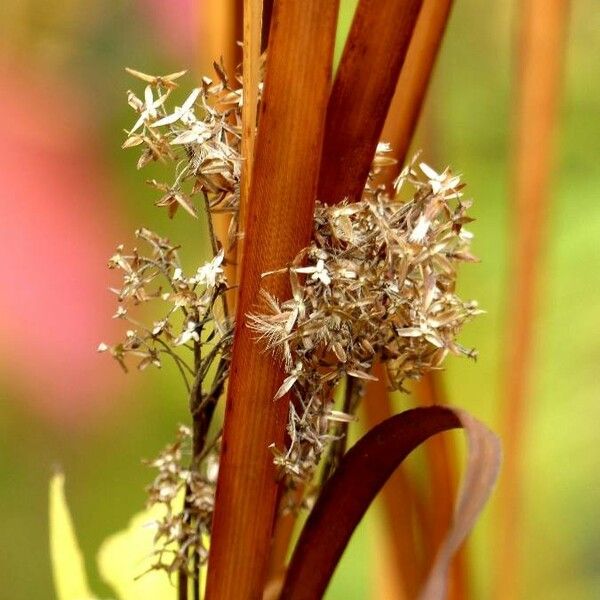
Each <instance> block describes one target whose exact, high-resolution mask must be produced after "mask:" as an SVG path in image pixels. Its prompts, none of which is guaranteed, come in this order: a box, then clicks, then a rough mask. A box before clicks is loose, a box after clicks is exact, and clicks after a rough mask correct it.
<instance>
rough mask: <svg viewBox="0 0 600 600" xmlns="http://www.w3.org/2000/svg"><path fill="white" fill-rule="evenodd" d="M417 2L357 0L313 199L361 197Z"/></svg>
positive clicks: (330, 200)
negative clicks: (316, 197) (316, 195)
mask: <svg viewBox="0 0 600 600" xmlns="http://www.w3.org/2000/svg"><path fill="white" fill-rule="evenodd" d="M421 4H422V0H386V2H380V1H378V0H360V2H359V4H358V7H357V9H356V13H355V15H354V20H353V21H352V27H351V28H350V33H349V34H348V40H347V41H346V46H345V47H344V52H343V54H342V58H341V61H340V66H339V68H338V72H337V74H336V78H335V82H334V84H333V89H332V91H331V99H330V101H329V106H328V107H327V126H326V130H325V139H324V145H323V158H322V162H321V172H320V174H319V189H318V198H319V200H321V201H322V202H326V203H328V204H335V203H337V202H341V201H342V200H344V199H345V198H353V199H357V198H360V197H361V195H362V192H363V189H364V185H365V182H366V180H367V176H368V173H369V169H370V167H371V163H372V161H373V155H374V154H375V148H376V147H377V143H378V142H379V140H380V136H381V130H382V129H383V124H384V121H385V118H386V115H387V112H388V109H389V107H390V103H391V101H392V96H393V94H394V89H395V88H396V83H397V82H398V75H399V74H400V69H401V67H402V64H403V62H404V59H405V56H406V51H407V50H408V44H409V42H410V38H411V36H412V33H413V29H414V27H415V23H416V21H417V16H418V14H419V10H420V8H421Z"/></svg>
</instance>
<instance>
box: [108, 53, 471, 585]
mask: <svg viewBox="0 0 600 600" xmlns="http://www.w3.org/2000/svg"><path fill="white" fill-rule="evenodd" d="M215 69H216V72H217V77H218V81H217V82H216V83H215V82H213V81H212V80H209V79H208V78H204V79H203V80H202V85H201V87H199V88H196V89H194V90H193V91H192V93H191V94H190V95H189V96H188V97H187V99H186V100H185V101H184V102H183V103H182V105H181V106H179V107H175V108H174V109H173V110H172V111H168V110H167V108H166V102H167V99H168V98H169V96H170V94H171V92H172V91H173V90H174V88H175V87H176V83H175V82H176V80H177V79H178V78H179V77H181V76H182V75H183V72H181V73H174V74H172V75H166V76H161V77H154V76H150V75H145V74H143V73H140V72H138V71H133V70H130V72H131V74H132V75H134V76H135V77H137V78H139V79H142V80H143V81H144V82H145V83H146V84H147V85H146V88H145V92H144V100H141V99H139V98H138V97H137V96H136V95H135V94H134V93H133V92H129V93H128V101H129V104H130V106H131V107H132V108H133V109H134V110H135V111H136V113H137V115H138V116H137V121H136V122H135V123H134V125H133V127H132V128H131V130H130V131H128V132H127V136H128V137H127V140H126V141H125V143H124V145H123V146H124V147H126V148H129V147H139V146H141V147H142V153H141V156H140V158H139V161H138V168H141V167H143V166H144V165H146V164H148V163H149V162H152V161H155V160H161V161H171V162H172V163H174V165H175V179H174V181H173V182H172V183H171V184H165V183H159V182H156V181H155V180H151V181H150V183H151V184H152V185H153V186H154V187H156V188H157V189H159V190H160V191H161V193H162V196H161V197H160V199H159V200H158V201H157V203H156V204H157V206H163V207H166V208H167V209H168V214H169V216H170V217H172V216H173V215H174V214H175V213H176V211H177V210H178V208H179V207H181V208H183V209H184V210H185V211H186V212H187V213H189V214H191V215H192V216H194V217H196V216H198V206H197V204H198V201H200V203H201V204H204V209H205V213H206V218H207V219H208V224H209V232H210V235H211V239H210V241H211V245H212V249H213V255H214V257H213V259H212V260H211V261H209V262H208V263H206V264H204V265H202V266H201V267H199V268H198V269H197V270H196V272H195V273H193V274H191V275H189V276H188V275H185V274H184V272H183V269H182V266H181V262H180V260H179V255H178V250H179V248H178V247H177V246H173V245H172V244H171V243H170V242H169V241H168V240H167V239H165V238H161V237H160V236H158V235H156V234H155V233H152V232H151V231H148V230H147V229H139V230H138V231H137V232H136V236H137V237H138V239H140V240H141V242H143V243H144V245H145V246H148V248H149V249H150V251H149V252H148V253H147V254H144V253H142V252H140V251H138V250H137V249H133V250H132V251H131V252H129V253H126V252H125V250H124V248H123V247H122V246H119V247H118V248H117V251H116V253H115V254H114V255H113V256H112V258H111V259H110V261H109V266H110V267H111V268H114V269H118V270H120V271H121V272H122V274H123V284H122V286H121V287H120V288H118V289H114V290H113V292H114V293H115V294H116V295H117V298H118V302H119V305H118V308H117V311H116V313H115V315H114V317H115V318H119V319H123V320H124V321H127V322H128V323H129V327H130V328H129V329H128V330H127V332H126V335H125V339H124V341H122V342H121V343H118V344H116V345H113V346H108V345H107V344H104V343H102V344H100V346H99V348H98V349H99V350H100V351H103V352H109V353H110V354H112V356H113V357H114V358H115V359H116V360H117V361H118V362H119V363H120V365H121V366H122V367H123V368H124V369H125V370H126V369H127V367H126V363H127V359H128V358H131V357H134V358H135V359H136V360H137V361H138V365H137V366H138V368H139V369H145V368H146V367H147V366H149V365H154V366H156V367H160V366H161V365H162V362H163V358H164V357H165V356H167V355H168V356H169V357H170V359H172V360H173V361H174V364H175V365H176V366H177V368H178V370H179V372H180V374H181V376H182V379H183V381H184V382H185V386H186V388H187V393H188V397H189V407H190V413H191V417H192V427H191V429H187V428H185V427H182V428H180V431H179V434H178V437H177V440H176V442H175V443H174V444H172V445H171V446H168V447H167V448H166V449H165V450H164V451H163V452H162V453H161V454H160V456H159V457H158V458H157V459H156V460H154V461H152V462H151V463H150V464H151V465H152V466H153V467H155V468H157V469H158V476H157V477H156V479H155V481H154V482H153V484H152V485H151V486H150V487H149V489H148V491H149V500H150V503H152V504H159V505H162V506H164V507H165V512H164V517H163V518H162V519H161V520H160V521H159V522H158V523H157V533H156V537H155V555H156V562H155V564H154V566H153V567H152V568H153V569H164V570H165V571H167V572H168V573H169V574H172V573H174V572H180V573H183V572H185V573H187V574H188V575H189V576H191V577H195V576H196V575H197V573H198V565H200V564H202V563H203V562H204V561H205V560H206V554H207V553H206V546H205V536H207V535H209V534H210V526H211V521H212V510H213V504H214V488H215V481H216V473H217V470H218V448H219V444H220V432H219V431H218V429H216V430H215V428H213V429H211V432H212V433H211V436H210V437H211V440H210V442H209V439H208V438H209V429H210V428H211V423H212V418H213V414H214V410H215V407H216V404H217V402H218V401H219V399H220V398H221V396H222V395H223V391H224V387H225V383H226V380H227V377H228V374H229V364H230V360H231V356H230V353H231V346H232V338H233V321H232V319H231V318H229V316H228V312H227V301H226V298H225V292H226V291H227V289H228V288H227V282H226V279H225V276H224V272H223V261H224V252H223V249H222V248H219V245H218V242H217V240H216V238H215V236H214V233H213V228H212V215H213V213H215V212H221V211H227V212H231V213H232V215H233V216H234V218H233V219H232V224H231V228H230V232H229V236H228V237H229V240H228V244H230V245H232V244H234V243H235V240H236V239H237V237H238V224H237V219H236V218H235V217H236V215H237V210H238V205H239V192H240V173H241V157H240V137H241V133H240V131H241V105H242V101H243V93H242V90H241V87H237V88H236V89H233V88H232V87H231V85H230V82H229V80H228V79H227V77H226V76H225V74H224V72H223V70H222V68H221V67H220V66H219V65H218V64H215ZM389 152H390V148H389V147H388V146H387V145H386V144H380V145H379V147H378V152H377V154H376V156H375V159H374V163H373V169H372V172H371V175H370V178H369V181H368V183H367V185H366V187H365V190H364V194H363V197H362V199H361V201H359V202H352V203H350V202H345V203H343V204H341V205H338V206H333V207H329V206H324V205H321V204H317V208H316V212H315V224H314V235H313V242H312V243H311V245H310V246H309V247H308V248H306V249H304V250H303V251H302V252H301V253H300V254H299V255H298V256H297V257H296V259H295V261H294V262H293V264H292V265H288V266H287V267H286V266H285V265H282V267H283V268H282V269H281V270H280V271H277V272H276V273H279V274H281V273H289V277H290V280H291V285H292V291H293V297H292V299H290V300H286V301H284V302H281V301H280V300H279V299H276V298H274V297H272V296H270V295H269V294H266V293H264V294H263V300H264V302H263V303H262V305H261V306H257V309H256V313H255V314H252V315H249V317H248V318H249V324H250V326H251V327H253V328H254V329H255V331H256V332H257V334H258V337H259V338H261V339H262V340H263V341H264V342H265V344H266V347H267V348H268V349H270V350H272V351H274V352H275V353H276V354H277V355H278V356H280V357H281V358H282V360H283V361H284V363H285V368H286V370H287V377H286V379H285V381H284V382H283V385H282V386H281V388H280V389H279V391H278V393H277V395H276V400H279V399H281V398H282V397H283V396H285V395H286V394H287V393H288V392H291V401H290V403H289V411H290V413H289V425H288V432H289V438H290V440H291V441H290V444H289V446H288V448H287V449H280V448H274V453H275V463H276V464H277V465H279V466H280V467H281V469H282V471H283V473H284V475H285V476H286V479H287V481H288V483H289V484H290V485H293V484H294V482H295V481H302V482H304V483H308V484H310V483H311V482H312V480H313V476H314V473H315V469H316V467H317V465H318V464H319V462H320V459H321V458H322V456H323V454H324V452H328V453H329V455H328V458H329V460H328V461H327V463H326V466H325V468H324V472H325V473H326V474H329V473H330V472H331V470H332V469H333V468H335V463H336V460H335V455H336V454H341V453H343V449H344V442H343V438H344V428H345V427H346V426H347V423H348V422H349V421H350V420H353V419H354V416H353V413H354V411H355V409H356V407H357V405H358V402H359V400H360V398H361V395H362V387H361V383H362V382H364V381H365V380H368V379H371V378H372V375H371V374H370V371H371V368H372V366H373V363H374V362H375V361H376V360H381V361H382V362H383V363H385V364H386V366H387V369H388V373H389V378H390V381H391V383H392V384H393V385H394V386H395V387H396V388H399V389H401V388H402V383H403V381H404V380H405V379H406V378H412V379H414V378H418V377H419V376H420V375H421V374H422V373H424V372H426V371H428V370H431V369H437V368H440V365H441V363H442V361H443V360H444V358H445V357H446V355H447V354H448V353H454V354H464V355H467V356H473V352H472V351H471V350H468V349H465V348H463V347H462V346H461V345H460V344H458V343H457V342H456V336H457V334H458V332H459V330H460V328H461V327H462V325H463V324H464V323H465V322H466V321H467V320H468V319H469V318H471V317H472V316H474V315H476V314H478V313H479V312H480V311H479V310H478V308H477V305H476V303H474V302H463V301H462V300H461V299H460V298H459V297H458V296H457V295H456V291H455V287H456V275H457V273H456V268H457V265H458V264H459V263H460V262H463V261H472V260H474V257H473V256H472V255H471V254H470V252H469V243H470V239H471V237H472V236H471V234H470V233H469V232H468V231H467V230H466V229H464V228H463V226H464V225H465V224H467V223H468V222H469V221H470V220H471V219H470V218H469V217H468V215H467V210H468V208H469V205H470V204H469V202H466V201H464V200H463V199H462V193H461V190H462V188H463V184H461V182H460V178H459V177H457V176H454V175H452V174H451V173H450V171H449V170H448V169H446V170H445V171H444V172H443V173H441V174H438V173H436V172H435V171H433V170H432V169H431V168H430V167H428V166H427V165H425V164H423V163H421V164H420V166H419V167H417V166H416V164H415V162H414V161H413V163H412V164H411V165H409V166H408V167H407V168H405V170H404V171H403V172H402V174H401V175H400V177H399V178H398V179H397V180H396V182H395V183H394V186H393V188H391V189H388V188H386V187H385V186H383V185H378V184H377V182H378V181H380V180H381V181H384V180H385V178H382V177H380V175H381V173H382V171H383V172H385V169H386V167H388V166H389V165H391V164H393V163H394V161H393V159H391V158H390V157H389ZM406 184H409V185H411V186H412V187H413V188H414V189H413V192H412V194H407V191H406V189H405V188H406V187H408V186H407V185H406ZM273 274H274V273H270V274H265V276H271V275H273ZM140 305H143V306H147V305H151V306H155V307H157V308H156V310H157V311H158V313H157V315H156V316H157V318H155V319H154V320H153V322H152V324H151V325H145V324H143V323H141V322H140V321H138V320H137V319H134V317H133V316H132V315H131V314H130V313H131V312H132V309H134V308H136V307H139V306H140ZM146 312H147V311H146ZM344 377H346V378H347V384H346V387H347V392H346V401H345V402H344V406H343V407H342V410H335V408H334V403H333V395H334V390H335V388H336V386H338V384H339V383H340V381H341V380H342V379H343V378H344ZM187 446H189V447H190V450H189V454H190V457H189V459H188V460H189V462H188V464H187V466H185V465H184V464H183V461H184V455H185V454H186V453H185V452H184V448H185V447H187ZM332 457H333V458H332Z"/></svg>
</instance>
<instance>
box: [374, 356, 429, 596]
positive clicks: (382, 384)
mask: <svg viewBox="0 0 600 600" xmlns="http://www.w3.org/2000/svg"><path fill="white" fill-rule="evenodd" d="M373 374H374V375H375V376H376V377H377V378H378V380H377V381H369V382H368V383H367V387H366V392H365V398H364V403H363V414H364V415H365V421H366V423H365V428H366V429H367V430H368V431H370V430H371V429H373V427H376V426H377V425H379V423H382V422H383V421H385V420H386V419H388V418H389V417H390V416H391V415H392V414H393V410H392V409H391V406H390V404H389V402H390V397H389V392H388V390H387V385H386V373H385V369H384V368H383V366H382V365H381V364H377V365H376V366H375V368H374V370H373ZM381 502H382V504H383V509H384V511H385V517H386V526H385V537H384V540H382V541H384V547H385V549H386V551H387V553H389V554H390V555H391V560H390V561H388V563H389V568H388V569H385V574H384V581H385V586H386V588H388V589H390V590H394V596H393V597H400V598H416V597H417V595H418V592H419V587H420V585H421V583H422V582H423V580H424V579H425V570H424V566H425V565H424V564H423V561H422V560H421V559H420V557H419V553H418V552H417V538H416V536H415V527H414V522H415V521H417V523H419V516H421V515H419V510H418V503H419V498H418V493H417V490H416V489H415V488H414V485H413V483H412V481H411V478H410V476H409V473H408V471H407V469H406V467H405V466H404V465H400V466H399V467H398V469H397V470H396V471H395V472H394V474H393V475H392V476H391V477H390V479H388V481H387V483H386V484H385V485H384V486H383V488H382V489H381ZM380 591H381V589H380ZM374 597H375V596H374Z"/></svg>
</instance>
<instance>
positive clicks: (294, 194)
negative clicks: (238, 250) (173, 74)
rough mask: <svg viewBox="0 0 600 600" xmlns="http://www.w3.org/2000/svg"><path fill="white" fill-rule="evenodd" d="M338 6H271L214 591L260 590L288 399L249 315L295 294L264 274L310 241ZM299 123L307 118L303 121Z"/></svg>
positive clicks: (216, 526) (219, 500)
mask: <svg viewBox="0 0 600 600" xmlns="http://www.w3.org/2000/svg"><path fill="white" fill-rule="evenodd" d="M337 11H338V4H337V2H335V1H332V0H310V1H303V2H279V3H276V4H275V7H274V12H273V17H272V22H271V32H270V37H269V44H270V47H271V50H272V53H271V54H270V56H269V62H268V65H267V72H266V79H265V85H264V95H263V100H262V103H261V108H260V111H261V115H260V128H259V131H258V135H257V138H256V148H255V153H254V164H253V171H252V176H251V179H250V194H249V201H248V206H247V211H246V219H245V234H246V237H245V242H244V256H243V263H242V269H241V278H240V287H239V295H238V306H237V313H236V314H237V318H236V330H235V336H234V343H233V350H232V362H231V370H230V377H229V389H228V395H227V403H226V406H225V423H224V430H223V442H222V450H221V462H220V467H219V479H218V483H217V492H216V500H215V507H216V508H215V515H214V519H213V529H212V538H211V547H210V556H209V561H208V575H207V593H206V596H207V598H209V599H215V600H216V599H218V600H225V599H232V600H233V599H236V600H237V599H238V598H243V599H246V598H260V597H261V596H262V592H263V588H264V580H265V575H266V569H267V565H268V559H269V556H268V554H269V548H270V542H271V533H272V528H273V520H274V516H275V510H276V503H277V498H278V494H277V490H278V482H277V472H276V469H275V467H274V465H273V455H272V453H271V451H270V450H269V445H270V444H275V445H276V446H277V447H282V446H283V443H284V437H285V428H286V424H287V412H288V403H287V402H286V400H285V399H281V400H279V401H275V402H274V401H273V397H274V396H275V393H276V392H277V390H278V389H279V387H280V386H281V384H282V382H283V379H284V373H283V366H282V365H280V364H278V362H276V361H274V360H273V358H272V356H270V355H269V354H268V353H265V352H261V350H260V348H258V347H257V345H256V340H255V335H254V333H253V332H252V331H251V330H250V329H249V328H248V327H247V325H246V315H247V314H248V313H249V312H251V311H254V310H256V308H257V305H258V303H259V299H260V296H259V292H260V289H261V288H262V287H263V286H264V287H265V288H266V289H267V290H268V291H269V292H270V293H271V294H273V295H274V296H275V297H277V298H280V299H282V300H283V299H287V298H289V297H291V289H290V283H289V278H287V277H283V276H282V277H270V278H268V281H265V280H264V279H263V278H262V274H263V273H265V272H267V271H273V270H275V269H278V268H281V266H282V265H284V266H285V265H287V264H289V263H291V262H292V260H293V258H294V257H295V256H296V254H297V253H298V252H299V251H300V250H301V249H302V248H303V247H305V246H307V245H308V243H309V241H310V236H311V232H312V225H313V213H314V203H315V196H316V188H317V176H318V170H319V160H320V150H321V147H322V138H323V130H324V121H325V112H326V106H327V99H328V94H329V90H330V86H331V64H332V57H333V43H334V39H335V27H336V22H337ZM299 124H301V126H299Z"/></svg>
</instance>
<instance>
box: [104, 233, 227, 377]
mask: <svg viewBox="0 0 600 600" xmlns="http://www.w3.org/2000/svg"><path fill="white" fill-rule="evenodd" d="M136 237H137V238H138V239H140V240H141V241H142V242H143V243H145V245H146V246H149V248H150V252H149V253H148V254H142V253H140V252H139V251H138V249H137V248H134V249H133V250H132V251H131V252H130V253H126V252H125V249H124V247H123V246H118V247H117V250H116V252H115V254H113V256H112V257H111V258H110V260H109V267H110V268H112V269H118V270H119V271H121V272H122V274H123V285H122V286H121V287H120V288H117V289H112V290H111V291H112V292H113V293H114V294H115V295H116V296H117V299H118V302H119V305H118V307H117V310H116V312H115V314H114V315H113V317H114V318H117V319H122V320H124V321H126V322H127V323H128V324H129V325H130V327H131V328H130V329H128V330H127V332H126V335H125V339H124V340H123V341H122V342H121V343H118V344H116V345H114V346H109V345H108V344H105V343H104V342H102V343H101V344H100V345H99V346H98V351H99V352H109V353H110V354H111V355H112V356H113V357H114V358H115V359H116V360H117V361H118V362H119V364H120V365H121V366H122V367H123V369H124V370H127V367H126V364H125V358H126V357H127V356H130V357H135V358H137V359H138V365H137V367H138V369H140V370H143V369H145V368H146V367H148V366H150V365H153V366H156V367H160V366H161V365H162V360H163V357H164V356H165V355H170V357H171V358H172V359H173V360H174V361H175V363H176V364H177V366H178V367H179V368H181V369H182V370H183V372H184V373H186V372H187V373H189V374H190V375H192V376H194V370H193V368H192V367H191V366H189V365H188V364H187V359H186V357H183V356H181V355H180V354H179V353H177V352H176V349H178V348H179V347H181V348H182V349H184V350H185V349H188V350H192V351H193V342H200V341H201V340H200V338H201V335H202V332H203V330H204V331H207V330H210V331H214V330H217V331H218V332H221V333H222V334H225V335H229V333H230V332H231V327H232V324H231V323H230V322H228V320H226V319H224V318H223V317H220V316H219V314H218V312H217V311H216V310H215V305H216V302H217V299H218V298H219V297H221V296H222V295H223V294H224V293H225V291H226V290H227V281H226V278H225V274H224V272H223V268H222V266H221V265H222V263H223V252H222V251H221V252H219V253H218V254H217V255H216V256H215V257H214V258H213V259H212V260H211V261H209V262H207V263H206V264H204V265H202V266H200V267H199V268H198V269H197V271H196V272H195V273H194V274H193V275H191V276H189V277H186V276H185V275H184V273H183V269H182V267H181V264H180V261H179V255H178V249H179V248H178V246H173V245H172V244H171V243H170V242H169V240H167V239H166V238H161V237H160V236H158V235H157V234H155V233H153V232H152V231H149V230H148V229H144V228H142V229H138V230H137V231H136ZM142 304H143V305H148V304H152V305H153V307H154V310H155V312H156V316H158V318H156V319H155V320H154V321H153V322H152V323H151V324H144V323H141V322H140V321H138V320H136V319H135V318H134V317H133V316H132V308H134V307H137V306H139V305H142ZM209 324H210V327H207V325H209Z"/></svg>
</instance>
